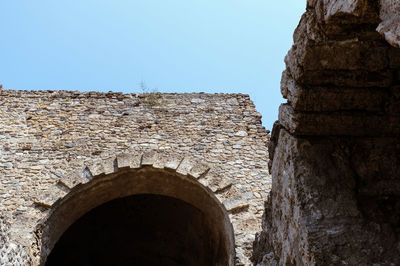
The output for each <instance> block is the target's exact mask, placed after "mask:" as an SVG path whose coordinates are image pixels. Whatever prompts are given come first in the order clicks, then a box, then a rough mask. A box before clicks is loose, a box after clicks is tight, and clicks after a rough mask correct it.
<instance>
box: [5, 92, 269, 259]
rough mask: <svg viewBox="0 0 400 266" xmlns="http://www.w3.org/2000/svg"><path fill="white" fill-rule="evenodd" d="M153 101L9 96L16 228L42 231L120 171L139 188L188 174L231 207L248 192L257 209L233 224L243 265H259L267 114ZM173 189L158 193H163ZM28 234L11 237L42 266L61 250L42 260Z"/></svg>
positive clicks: (8, 173)
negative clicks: (156, 176)
mask: <svg viewBox="0 0 400 266" xmlns="http://www.w3.org/2000/svg"><path fill="white" fill-rule="evenodd" d="M149 96H151V94H150V95H136V94H121V93H98V92H82V93H80V92H69V91H31V92H28V91H12V90H11V91H10V90H0V103H1V104H0V124H1V125H2V126H1V128H0V176H1V178H0V213H1V214H2V215H3V214H4V215H6V216H7V217H10V218H9V221H10V224H11V227H12V228H11V229H10V230H11V231H18V230H19V229H18V228H16V227H15V226H16V223H15V222H16V221H24V228H25V229H26V230H27V232H30V233H31V234H34V232H35V230H36V229H35V228H36V226H37V224H38V223H39V222H38V221H40V220H41V219H42V218H45V217H47V216H46V215H47V214H48V213H51V212H52V211H54V209H55V208H58V207H57V206H59V205H60V204H61V203H62V202H64V200H70V198H69V197H70V196H71V195H72V194H73V195H75V194H74V193H76V191H79V190H80V189H83V188H88V187H91V186H93V185H94V184H102V183H101V182H103V181H104V182H113V181H111V180H110V179H111V178H114V177H117V176H119V174H124V173H125V174H126V176H125V177H126V179H124V180H126V181H124V182H128V183H127V184H128V185H126V187H129V184H130V183H129V182H130V181H129V180H145V179H141V178H142V177H141V175H142V174H143V173H148V172H149V171H152V170H154V169H157V171H160V172H163V173H169V174H171V175H172V174H175V173H176V172H177V171H178V172H179V173H181V174H183V175H184V176H181V175H177V176H179V178H181V179H185V180H186V179H188V180H190V182H191V183H196V184H197V183H199V185H200V184H201V187H202V190H203V191H205V193H210V194H211V195H212V194H215V198H220V204H221V206H223V205H222V202H223V201H227V200H230V199H232V198H235V197H238V196H242V198H243V202H244V203H245V204H248V207H247V208H239V209H236V210H235V211H233V216H232V217H231V220H230V221H229V224H228V225H229V226H230V223H232V224H233V227H234V228H235V239H236V240H235V241H236V242H235V243H236V249H237V251H236V255H237V258H236V262H237V265H249V264H250V256H251V247H252V241H253V240H254V235H255V233H256V232H257V231H259V230H260V228H261V216H262V208H263V201H264V198H266V196H267V195H268V191H269V189H270V186H271V180H270V178H269V174H268V169H267V164H268V158H267V154H268V152H267V147H266V146H267V143H268V139H269V136H268V135H267V133H266V131H265V129H264V128H263V126H262V125H261V116H260V114H259V113H258V112H256V110H255V107H254V104H253V103H252V102H251V101H250V99H249V97H248V96H247V95H242V94H232V95H227V94H213V95H209V94H159V95H156V96H157V97H154V101H153V99H149V98H148V97H149ZM146 97H147V100H146ZM184 158H186V160H185V161H183V159H184ZM130 172H132V173H133V172H134V174H132V175H128V174H127V173H130ZM111 184H112V183H111ZM164 185H165V184H162V183H160V184H158V185H156V186H152V187H151V189H155V190H156V191H159V192H160V193H161V192H163V191H164V190H165V189H166V186H164ZM140 186H143V185H142V184H138V186H135V187H129V188H130V189H136V188H137V187H140ZM203 186H204V187H203ZM123 188H124V186H122V189H121V191H118V193H122V192H123ZM87 192H88V193H92V192H93V191H92V190H90V189H89V190H88V191H87ZM99 193H100V194H99V195H98V198H101V197H107V196H108V195H109V194H108V192H107V191H106V190H100V192H99ZM96 198H97V197H96ZM58 199H61V200H59V201H57V200H58ZM76 204H77V205H76V206H78V207H80V206H82V205H84V204H89V202H87V201H85V202H82V201H79V200H78V199H77V203H76ZM241 204H242V203H241ZM61 220H65V219H61ZM250 224H251V226H249V225H250ZM7 230H8V229H7ZM24 232H25V231H24ZM28 235H29V234H25V233H24V234H22V233H21V234H20V236H21V238H22V240H23V243H22V242H20V240H21V239H16V238H14V236H13V235H10V241H11V242H12V243H14V242H15V243H20V244H21V246H23V247H24V248H26V249H27V251H28V254H29V256H30V257H31V259H32V263H31V264H32V265H37V262H38V261H39V259H40V258H39V257H41V256H45V254H48V253H50V251H51V248H50V249H46V247H43V249H42V251H41V252H42V254H41V252H39V251H38V249H40V247H38V246H37V245H38V243H39V242H40V241H39V242H38V240H35V239H33V238H29V237H28ZM22 240H21V241H22ZM39 240H40V239H39ZM7 241H8V240H7ZM11 242H10V243H11ZM33 249H34V250H33ZM34 254H36V255H34ZM43 254H44V255H43ZM1 256H2V255H0V257H1ZM1 258H2V257H1ZM0 264H1V263H0Z"/></svg>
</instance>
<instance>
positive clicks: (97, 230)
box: [41, 166, 234, 266]
mask: <svg viewBox="0 0 400 266" xmlns="http://www.w3.org/2000/svg"><path fill="white" fill-rule="evenodd" d="M43 225H44V226H43V228H42V236H41V250H42V265H48V266H51V265H171V266H172V265H189V266H190V265H193V266H197V265H234V237H233V229H232V225H231V223H230V221H229V217H228V214H227V212H226V210H225V208H224V207H223V206H222V204H221V203H220V202H219V201H218V199H217V198H216V197H215V196H214V195H213V193H212V192H211V191H210V190H209V189H207V188H206V187H204V186H203V185H201V184H200V183H199V182H197V180H195V179H193V178H190V177H187V176H183V175H180V174H177V173H175V172H172V171H167V170H163V169H155V168H153V167H149V166H146V167H143V168H140V169H123V170H120V171H119V172H118V173H115V174H111V175H104V176H102V177H99V178H94V179H93V180H91V181H90V182H89V183H87V184H85V185H78V186H76V187H75V188H73V189H72V190H71V191H70V192H69V193H68V194H67V196H65V197H64V198H63V199H61V200H60V201H59V202H57V203H56V204H55V205H54V206H53V207H52V210H51V213H50V215H49V217H48V219H47V220H46V222H45V223H44V224H43Z"/></svg>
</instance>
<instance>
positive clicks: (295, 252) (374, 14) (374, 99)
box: [253, 0, 400, 265]
mask: <svg viewBox="0 0 400 266" xmlns="http://www.w3.org/2000/svg"><path fill="white" fill-rule="evenodd" d="M399 7H400V2H399V1H390V0H387V1H385V0H382V1H381V2H380V3H379V1H372V0H309V1H307V11H306V12H305V13H304V15H303V16H302V18H301V21H300V24H299V26H298V27H297V29H296V31H295V33H294V45H293V47H292V49H291V50H290V51H289V53H288V55H287V56H286V58H285V62H286V66H287V68H286V70H285V71H284V73H283V75H282V82H281V91H282V95H283V96H284V98H286V99H287V103H285V104H282V105H281V107H280V110H279V121H278V122H277V123H275V126H274V130H273V132H272V137H271V143H270V150H269V151H270V159H271V162H270V170H271V174H272V176H273V184H272V192H271V195H270V200H269V201H268V202H267V204H266V210H265V215H264V220H263V231H262V232H261V233H260V234H259V235H258V236H257V240H256V241H255V245H254V256H253V260H254V262H255V263H256V264H258V265H274V264H280V265H341V264H348V265H367V264H368V265H370V264H374V263H375V264H379V265H390V264H396V265H397V264H399V263H400V241H399V240H400V142H399V135H400V107H399V100H400V71H399V69H400V49H399V48H398V47H399V40H400V39H399V36H400V34H399V25H400V24H399V22H398V20H399V11H400V8H399Z"/></svg>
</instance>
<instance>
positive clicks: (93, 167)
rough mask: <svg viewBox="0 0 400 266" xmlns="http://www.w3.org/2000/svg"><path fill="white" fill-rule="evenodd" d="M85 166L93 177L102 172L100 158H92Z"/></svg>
mask: <svg viewBox="0 0 400 266" xmlns="http://www.w3.org/2000/svg"><path fill="white" fill-rule="evenodd" d="M87 168H88V170H89V172H90V174H91V175H92V176H93V177H96V176H99V175H102V174H104V165H103V162H102V160H100V159H96V160H93V161H92V162H91V163H90V164H89V165H88V166H87Z"/></svg>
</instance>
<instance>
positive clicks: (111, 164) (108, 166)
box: [103, 156, 118, 175]
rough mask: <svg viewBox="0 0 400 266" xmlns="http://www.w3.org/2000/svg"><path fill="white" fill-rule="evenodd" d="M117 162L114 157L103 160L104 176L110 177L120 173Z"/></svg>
mask: <svg viewBox="0 0 400 266" xmlns="http://www.w3.org/2000/svg"><path fill="white" fill-rule="evenodd" d="M115 160H116V158H115V157H114V156H113V157H109V158H107V159H104V160H103V169H104V174H106V175H108V174H112V173H115V172H117V171H118V167H117V162H116V161H115Z"/></svg>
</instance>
